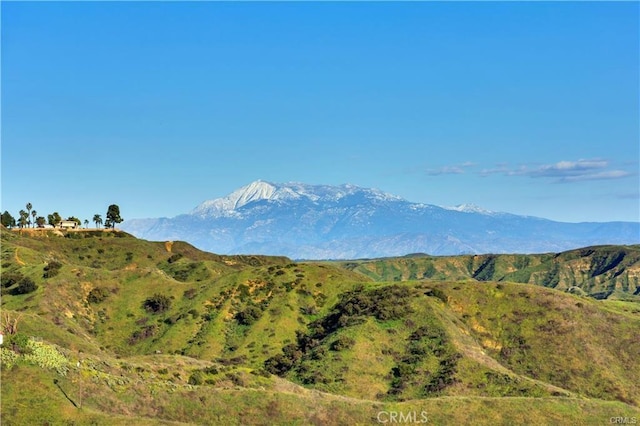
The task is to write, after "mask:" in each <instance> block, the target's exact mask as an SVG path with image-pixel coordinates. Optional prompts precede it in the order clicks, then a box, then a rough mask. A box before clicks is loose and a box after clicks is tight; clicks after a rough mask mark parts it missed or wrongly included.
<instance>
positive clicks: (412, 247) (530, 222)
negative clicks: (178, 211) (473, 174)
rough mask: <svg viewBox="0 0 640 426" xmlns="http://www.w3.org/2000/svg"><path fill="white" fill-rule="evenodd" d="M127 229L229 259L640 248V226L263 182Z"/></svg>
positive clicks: (345, 188)
mask: <svg viewBox="0 0 640 426" xmlns="http://www.w3.org/2000/svg"><path fill="white" fill-rule="evenodd" d="M121 228H122V229H123V230H125V231H127V232H130V233H131V234H133V235H135V236H137V237H139V238H144V239H148V240H158V241H166V240H184V241H188V242H190V243H191V244H193V245H195V246H197V247H199V248H200V249H203V250H207V251H211V252H214V253H221V254H269V255H285V256H288V257H291V258H294V259H355V258H372V257H386V256H401V255H406V254H410V253H428V254H432V255H455V254H475V253H542V252H559V251H563V250H569V249H573V248H579V247H585V246H590V245H597V244H637V243H640V223H638V222H603V223H594V222H585V223H564V222H555V221H551V220H547V219H542V218H537V217H530V216H519V215H514V214H509V213H499V212H491V211H488V210H484V209H482V208H480V207H477V206H474V205H461V206H458V207H450V208H445V207H439V206H435V205H430V204H421V203H413V202H410V201H407V200H404V199H402V198H400V197H397V196H395V195H392V194H388V193H385V192H382V191H379V190H376V189H368V188H361V187H358V186H354V185H340V186H328V185H307V184H302V183H286V184H275V183H270V182H265V181H260V180H259V181H256V182H253V183H251V184H249V185H247V186H245V187H242V188H240V189H238V190H236V191H234V192H233V193H231V194H230V195H228V196H226V197H223V198H218V199H215V200H209V201H205V202H203V203H202V204H200V205H199V206H197V207H196V208H195V209H193V210H192V211H191V212H190V213H187V214H182V215H179V216H176V217H173V218H156V219H132V220H128V221H126V222H124V223H122V226H121Z"/></svg>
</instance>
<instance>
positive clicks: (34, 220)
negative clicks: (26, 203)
mask: <svg viewBox="0 0 640 426" xmlns="http://www.w3.org/2000/svg"><path fill="white" fill-rule="evenodd" d="M31 216H33V225H32V226H33V227H34V228H35V226H36V216H38V212H37V211H35V210H32V211H31Z"/></svg>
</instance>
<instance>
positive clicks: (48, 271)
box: [42, 260, 62, 278]
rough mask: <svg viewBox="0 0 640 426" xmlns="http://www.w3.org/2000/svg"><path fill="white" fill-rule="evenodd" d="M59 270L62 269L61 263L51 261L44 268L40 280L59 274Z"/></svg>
mask: <svg viewBox="0 0 640 426" xmlns="http://www.w3.org/2000/svg"><path fill="white" fill-rule="evenodd" d="M60 268H62V263H60V262H58V261H56V260H53V261H51V262H49V263H48V264H47V266H45V267H44V272H43V274H42V278H53V277H55V276H56V275H58V273H59V272H60Z"/></svg>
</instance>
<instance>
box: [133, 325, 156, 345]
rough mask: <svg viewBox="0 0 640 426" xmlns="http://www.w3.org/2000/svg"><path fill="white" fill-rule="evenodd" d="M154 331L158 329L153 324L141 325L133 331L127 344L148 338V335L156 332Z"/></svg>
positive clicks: (150, 335)
mask: <svg viewBox="0 0 640 426" xmlns="http://www.w3.org/2000/svg"><path fill="white" fill-rule="evenodd" d="M156 331H158V327H156V325H155V324H153V325H147V326H145V327H142V328H141V329H140V330H136V331H134V332H133V334H132V335H131V337H130V338H129V344H130V345H135V344H136V343H138V342H140V341H142V340H144V339H148V338H149V337H152V336H153V335H154V334H156Z"/></svg>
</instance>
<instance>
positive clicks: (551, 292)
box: [0, 229, 640, 425]
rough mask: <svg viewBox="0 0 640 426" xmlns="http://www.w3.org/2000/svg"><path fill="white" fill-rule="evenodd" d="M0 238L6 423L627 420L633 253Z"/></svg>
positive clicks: (635, 340)
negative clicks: (359, 253)
mask: <svg viewBox="0 0 640 426" xmlns="http://www.w3.org/2000/svg"><path fill="white" fill-rule="evenodd" d="M0 236H1V238H2V239H1V243H2V244H1V252H2V275H1V277H2V305H1V307H2V312H1V317H2V332H3V337H4V342H3V345H2V347H1V355H2V356H1V376H0V377H1V400H0V404H1V417H0V419H1V422H2V424H3V425H34V424H49V425H58V424H76V425H84V424H98V425H113V424H129V425H130V424H136V425H156V424H166V425H173V424H175V425H187V424H194V425H195V424H207V425H234V424H238V425H239V424H252V425H253V424H256V425H274V424H287V425H294V424H295V425H308V424H312V425H375V424H390V423H400V422H398V421H397V420H398V419H399V420H402V422H401V423H426V424H445V425H446V424H471V423H472V424H478V425H485V424H486V425H488V424H491V425H495V424H535V425H545V424H549V425H563V424H567V425H569V424H571V425H575V424H593V425H596V424H599V425H602V424H611V423H613V422H615V423H625V424H635V423H637V421H638V419H640V369H638V368H637V365H638V358H639V355H640V333H639V332H638V330H640V246H639V245H627V246H622V245H615V246H614V245H612V246H594V247H585V248H582V249H577V250H571V251H565V252H561V253H548V254H531V255H516V254H499V255H461V256H429V255H426V254H414V255H410V256H404V257H394V258H380V259H360V260H353V261H351V260H350V261H307V262H294V261H292V260H290V259H289V258H286V257H282V256H263V255H261V256H257V255H256V256H250V255H231V256H226V255H225V256H223V255H217V254H213V253H208V252H204V251H201V250H198V249H196V248H195V247H193V246H191V245H190V244H187V243H184V242H180V241H175V242H171V241H167V242H150V241H145V240H141V239H137V238H135V237H133V236H131V235H130V234H127V233H125V232H122V231H108V230H96V231H83V232H74V231H65V232H62V233H60V232H59V231H56V232H55V233H54V232H52V231H39V232H23V233H21V232H14V231H8V230H6V229H2V231H1V232H0ZM394 416H395V417H394ZM392 419H396V421H392Z"/></svg>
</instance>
